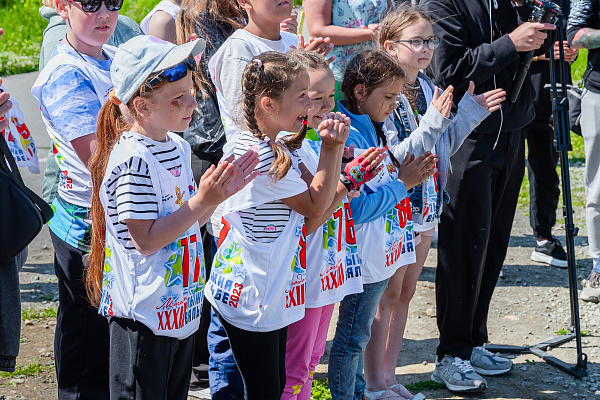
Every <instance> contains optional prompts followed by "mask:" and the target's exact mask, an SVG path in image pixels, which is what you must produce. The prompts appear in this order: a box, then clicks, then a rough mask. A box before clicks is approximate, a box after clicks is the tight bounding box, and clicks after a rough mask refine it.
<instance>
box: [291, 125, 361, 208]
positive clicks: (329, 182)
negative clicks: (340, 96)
mask: <svg viewBox="0 0 600 400" xmlns="http://www.w3.org/2000/svg"><path fill="white" fill-rule="evenodd" d="M349 127H350V119H349V118H347V117H346V116H345V115H342V114H339V113H337V114H330V119H327V120H325V121H323V122H321V124H319V128H318V130H319V135H320V136H321V139H322V141H323V143H322V145H321V156H320V157H319V165H318V167H317V172H316V173H315V176H314V178H313V180H312V182H311V183H310V185H308V190H307V191H305V192H303V193H300V194H298V195H296V196H292V197H288V198H285V199H282V201H283V202H284V203H285V204H286V205H287V206H288V207H290V208H291V209H292V210H294V211H297V212H298V213H300V214H302V215H304V216H305V217H307V218H312V219H317V218H319V217H321V216H322V215H323V212H324V211H325V209H326V208H328V207H329V205H330V204H331V201H332V200H333V196H334V195H335V190H336V187H337V182H338V181H339V176H340V175H339V171H340V169H341V163H342V157H341V153H340V147H342V146H344V143H345V142H346V139H347V138H348V133H349V132H350V128H349Z"/></svg>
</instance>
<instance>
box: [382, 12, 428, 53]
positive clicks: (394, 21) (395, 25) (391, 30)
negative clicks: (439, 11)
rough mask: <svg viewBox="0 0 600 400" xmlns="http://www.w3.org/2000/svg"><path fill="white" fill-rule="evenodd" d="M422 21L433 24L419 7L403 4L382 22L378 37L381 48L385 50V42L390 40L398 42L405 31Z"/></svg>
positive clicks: (388, 14)
mask: <svg viewBox="0 0 600 400" xmlns="http://www.w3.org/2000/svg"><path fill="white" fill-rule="evenodd" d="M421 19H422V20H425V21H427V22H429V23H433V22H432V21H431V18H430V17H429V15H427V13H426V12H425V11H424V10H423V9H421V8H420V7H418V6H412V5H410V4H409V3H403V4H401V5H399V6H398V7H396V9H394V10H392V11H390V12H389V13H387V15H386V16H385V18H383V21H381V27H380V28H379V36H378V37H377V44H378V45H379V48H380V49H381V50H385V48H384V46H385V42H387V41H388V40H390V41H394V40H397V39H398V38H400V36H401V35H402V31H403V30H404V29H406V28H408V27H409V26H411V25H413V24H415V23H416V22H418V21H419V20H421Z"/></svg>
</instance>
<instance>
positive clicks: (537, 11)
mask: <svg viewBox="0 0 600 400" xmlns="http://www.w3.org/2000/svg"><path fill="white" fill-rule="evenodd" d="M526 4H527V5H528V6H530V7H531V8H533V10H532V11H531V18H530V20H531V21H537V22H545V23H548V22H552V21H553V20H554V19H555V18H556V17H558V16H559V15H561V14H562V11H561V9H560V7H559V6H558V5H557V4H556V3H553V2H551V1H546V0H527V2H526ZM531 60H533V50H531V51H528V52H527V53H525V54H524V55H522V56H521V63H520V64H519V68H518V69H517V72H516V74H515V78H514V79H513V86H512V90H511V93H510V97H509V98H508V101H510V102H511V103H514V102H516V101H517V97H519V92H520V91H521V87H522V86H523V82H525V77H526V76H527V71H529V67H530V66H531Z"/></svg>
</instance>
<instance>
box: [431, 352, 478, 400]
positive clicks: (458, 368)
mask: <svg viewBox="0 0 600 400" xmlns="http://www.w3.org/2000/svg"><path fill="white" fill-rule="evenodd" d="M431 379H432V380H434V381H436V382H438V383H441V384H443V385H446V387H447V388H448V389H449V390H451V391H453V392H480V391H482V390H485V389H487V381H486V380H485V379H484V378H483V377H481V375H479V374H478V373H477V372H475V371H474V370H473V367H471V362H470V361H467V360H461V359H460V358H458V357H451V356H448V355H446V356H444V358H442V360H441V361H439V360H438V359H437V358H436V360H435V370H433V373H432V374H431Z"/></svg>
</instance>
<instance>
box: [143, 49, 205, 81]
mask: <svg viewBox="0 0 600 400" xmlns="http://www.w3.org/2000/svg"><path fill="white" fill-rule="evenodd" d="M188 70H189V71H198V65H197V64H196V60H194V57H193V56H189V57H188V58H186V59H185V61H183V62H181V63H179V64H177V65H175V66H174V67H171V68H169V69H166V70H164V71H163V72H161V73H160V74H158V75H156V76H155V77H154V78H152V79H150V81H149V82H148V83H147V84H146V87H147V88H151V87H152V86H155V85H157V84H158V83H159V82H162V81H164V80H165V79H166V80H167V81H169V82H177V81H178V80H180V79H183V78H184V77H185V76H186V75H187V72H188Z"/></svg>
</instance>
